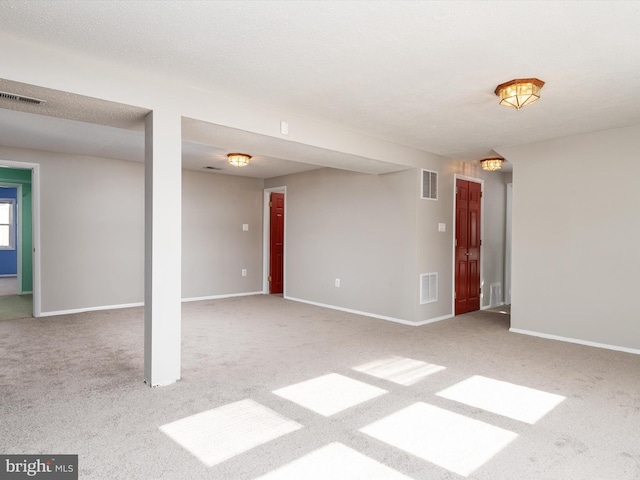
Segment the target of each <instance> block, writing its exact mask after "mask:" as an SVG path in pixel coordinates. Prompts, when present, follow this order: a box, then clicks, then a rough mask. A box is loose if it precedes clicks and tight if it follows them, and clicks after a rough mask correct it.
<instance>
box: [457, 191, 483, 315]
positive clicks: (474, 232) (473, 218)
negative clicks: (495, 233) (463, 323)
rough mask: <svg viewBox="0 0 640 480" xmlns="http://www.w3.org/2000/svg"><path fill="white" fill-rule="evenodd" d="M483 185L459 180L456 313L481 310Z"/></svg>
mask: <svg viewBox="0 0 640 480" xmlns="http://www.w3.org/2000/svg"><path fill="white" fill-rule="evenodd" d="M481 199H482V190H481V185H480V184H479V183H476V182H470V181H468V180H461V179H458V180H457V181H456V248H455V252H456V253H455V265H456V268H455V277H456V278H455V286H456V290H455V314H456V315H460V314H462V313H467V312H472V311H474V310H479V309H480V247H481V232H480V226H481V221H480V220H481V218H480V215H481V208H480V207H481Z"/></svg>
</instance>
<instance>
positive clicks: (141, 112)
mask: <svg viewBox="0 0 640 480" xmlns="http://www.w3.org/2000/svg"><path fill="white" fill-rule="evenodd" d="M0 91H1V92H7V93H12V94H16V95H20V96H23V97H29V98H36V99H38V100H43V101H44V102H43V103H41V104H39V105H36V104H33V103H26V102H21V101H16V100H10V99H7V98H1V97H0V108H3V109H7V110H13V111H17V112H23V113H31V114H34V115H44V116H47V117H53V118H64V119H67V120H76V121H78V122H84V123H92V124H96V125H105V126H109V127H115V128H121V129H129V130H138V131H143V130H144V117H145V116H146V115H147V113H149V111H150V110H149V109H146V108H141V107H134V106H132V105H125V104H122V103H116V102H110V101H107V100H101V99H99V98H93V97H87V96H84V95H78V94H74V93H69V92H62V91H60V90H53V89H51V88H44V87H40V86H37V85H29V84H26V83H20V82H14V81H11V80H7V79H4V78H0Z"/></svg>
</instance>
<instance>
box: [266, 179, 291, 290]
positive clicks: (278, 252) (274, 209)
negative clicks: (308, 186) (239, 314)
mask: <svg viewBox="0 0 640 480" xmlns="http://www.w3.org/2000/svg"><path fill="white" fill-rule="evenodd" d="M263 218H264V222H263V224H264V232H263V246H264V247H263V252H264V253H263V293H264V294H273V295H282V296H283V297H284V296H286V279H285V272H286V268H285V266H286V187H274V188H266V189H265V190H264V214H263Z"/></svg>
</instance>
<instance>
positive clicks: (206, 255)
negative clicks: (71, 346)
mask: <svg viewBox="0 0 640 480" xmlns="http://www.w3.org/2000/svg"><path fill="white" fill-rule="evenodd" d="M0 158H1V159H3V160H12V161H18V162H19V161H23V162H30V163H38V164H40V166H41V167H40V185H41V197H40V198H41V245H42V247H41V262H42V264H41V268H42V281H41V288H42V313H43V314H45V315H46V314H50V313H53V312H64V311H68V310H82V309H91V308H100V307H110V306H116V305H128V304H132V303H133V304H135V303H141V302H143V286H144V281H143V274H144V165H143V164H142V163H136V162H126V161H121V160H112V159H106V158H99V157H86V156H77V155H67V154H58V153H52V152H42V151H38V150H27V149H15V148H6V147H0ZM182 175H183V182H182V196H183V209H182V212H183V214H182V216H183V219H182V226H181V225H176V228H182V261H183V262H182V279H183V282H182V283H183V285H182V297H183V298H193V297H205V296H217V295H229V294H241V293H247V292H256V291H259V290H261V288H262V280H261V279H262V271H261V269H262V184H263V182H262V180H259V179H248V178H240V177H231V176H228V175H217V174H211V173H200V172H193V171H188V170H183V172H182ZM167 221H171V219H167ZM243 223H248V224H249V227H250V228H249V231H248V232H243V231H242V224H243ZM242 268H247V276H246V277H242V276H241V271H242Z"/></svg>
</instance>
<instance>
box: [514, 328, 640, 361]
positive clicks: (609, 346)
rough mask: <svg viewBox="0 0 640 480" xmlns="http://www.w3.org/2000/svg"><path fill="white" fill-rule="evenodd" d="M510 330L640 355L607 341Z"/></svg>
mask: <svg viewBox="0 0 640 480" xmlns="http://www.w3.org/2000/svg"><path fill="white" fill-rule="evenodd" d="M509 331H510V332H513V333H520V334H522V335H531V336H532V337H540V338H546V339H548V340H559V341H561V342H568V343H577V344H578V345H586V346H587V347H596V348H604V349H607V350H615V351H617V352H625V353H633V354H635V355H640V350H638V349H635V348H628V347H620V346H618V345H608V344H606V343H597V342H589V341H587V340H580V339H578V338H569V337H560V336H558V335H549V334H547V333H540V332H532V331H530V330H521V329H519V328H510V329H509Z"/></svg>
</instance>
